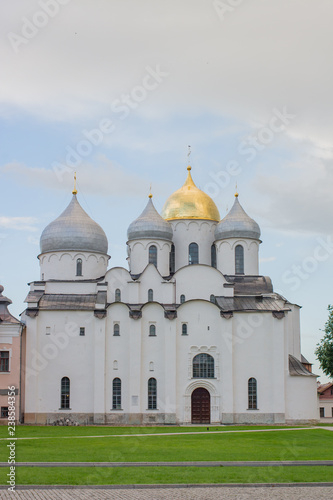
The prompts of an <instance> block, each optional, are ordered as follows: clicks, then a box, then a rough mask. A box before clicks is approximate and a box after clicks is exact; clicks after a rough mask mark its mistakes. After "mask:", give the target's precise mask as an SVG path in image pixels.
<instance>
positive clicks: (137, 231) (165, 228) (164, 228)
mask: <svg viewBox="0 0 333 500" xmlns="http://www.w3.org/2000/svg"><path fill="white" fill-rule="evenodd" d="M172 236H173V231H172V227H171V224H170V222H168V221H166V220H164V219H163V218H162V217H161V216H160V214H159V213H158V212H157V210H156V208H155V207H154V204H153V202H152V199H151V198H149V200H148V203H147V205H146V208H145V209H144V211H143V212H142V214H141V215H140V216H139V217H138V218H137V219H135V221H133V222H132V223H131V224H130V226H129V228H128V230H127V237H128V239H129V240H137V239H148V238H149V239H150V238H157V239H161V240H167V241H172Z"/></svg>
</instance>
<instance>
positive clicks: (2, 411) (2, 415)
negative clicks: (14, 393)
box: [1, 406, 8, 418]
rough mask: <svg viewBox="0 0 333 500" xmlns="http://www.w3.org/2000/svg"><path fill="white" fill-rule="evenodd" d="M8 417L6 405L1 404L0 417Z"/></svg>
mask: <svg viewBox="0 0 333 500" xmlns="http://www.w3.org/2000/svg"><path fill="white" fill-rule="evenodd" d="M7 417H8V406H1V418H7Z"/></svg>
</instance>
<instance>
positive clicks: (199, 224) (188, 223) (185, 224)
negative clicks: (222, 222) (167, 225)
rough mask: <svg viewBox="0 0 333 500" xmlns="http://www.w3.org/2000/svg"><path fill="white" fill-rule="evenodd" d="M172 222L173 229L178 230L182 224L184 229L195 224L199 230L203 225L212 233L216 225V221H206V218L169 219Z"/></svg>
mask: <svg viewBox="0 0 333 500" xmlns="http://www.w3.org/2000/svg"><path fill="white" fill-rule="evenodd" d="M170 222H171V223H172V227H173V230H174V231H177V230H178V231H179V229H181V227H182V226H183V227H184V229H186V231H188V230H189V229H190V227H191V226H196V227H198V229H199V231H201V229H202V228H203V227H205V226H206V227H208V228H209V231H210V232H212V233H214V231H215V228H216V226H217V222H215V221H208V220H201V219H182V220H180V221H173V220H172V221H170Z"/></svg>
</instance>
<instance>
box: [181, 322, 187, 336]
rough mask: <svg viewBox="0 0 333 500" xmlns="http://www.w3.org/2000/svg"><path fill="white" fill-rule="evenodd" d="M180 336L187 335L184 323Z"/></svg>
mask: <svg viewBox="0 0 333 500" xmlns="http://www.w3.org/2000/svg"><path fill="white" fill-rule="evenodd" d="M182 335H187V324H186V323H183V324H182Z"/></svg>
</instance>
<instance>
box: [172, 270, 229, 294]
mask: <svg viewBox="0 0 333 500" xmlns="http://www.w3.org/2000/svg"><path fill="white" fill-rule="evenodd" d="M174 280H175V281H176V302H177V303H179V302H180V296H181V295H185V299H186V300H192V299H204V300H210V296H211V295H216V296H225V295H230V294H231V293H232V292H233V289H227V288H224V284H225V283H226V279H225V278H224V276H223V275H222V274H221V273H220V272H219V271H218V270H217V269H214V268H213V267H210V266H204V265H201V264H193V265H191V266H186V267H183V268H182V269H179V270H178V271H177V272H176V273H175V274H174Z"/></svg>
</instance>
